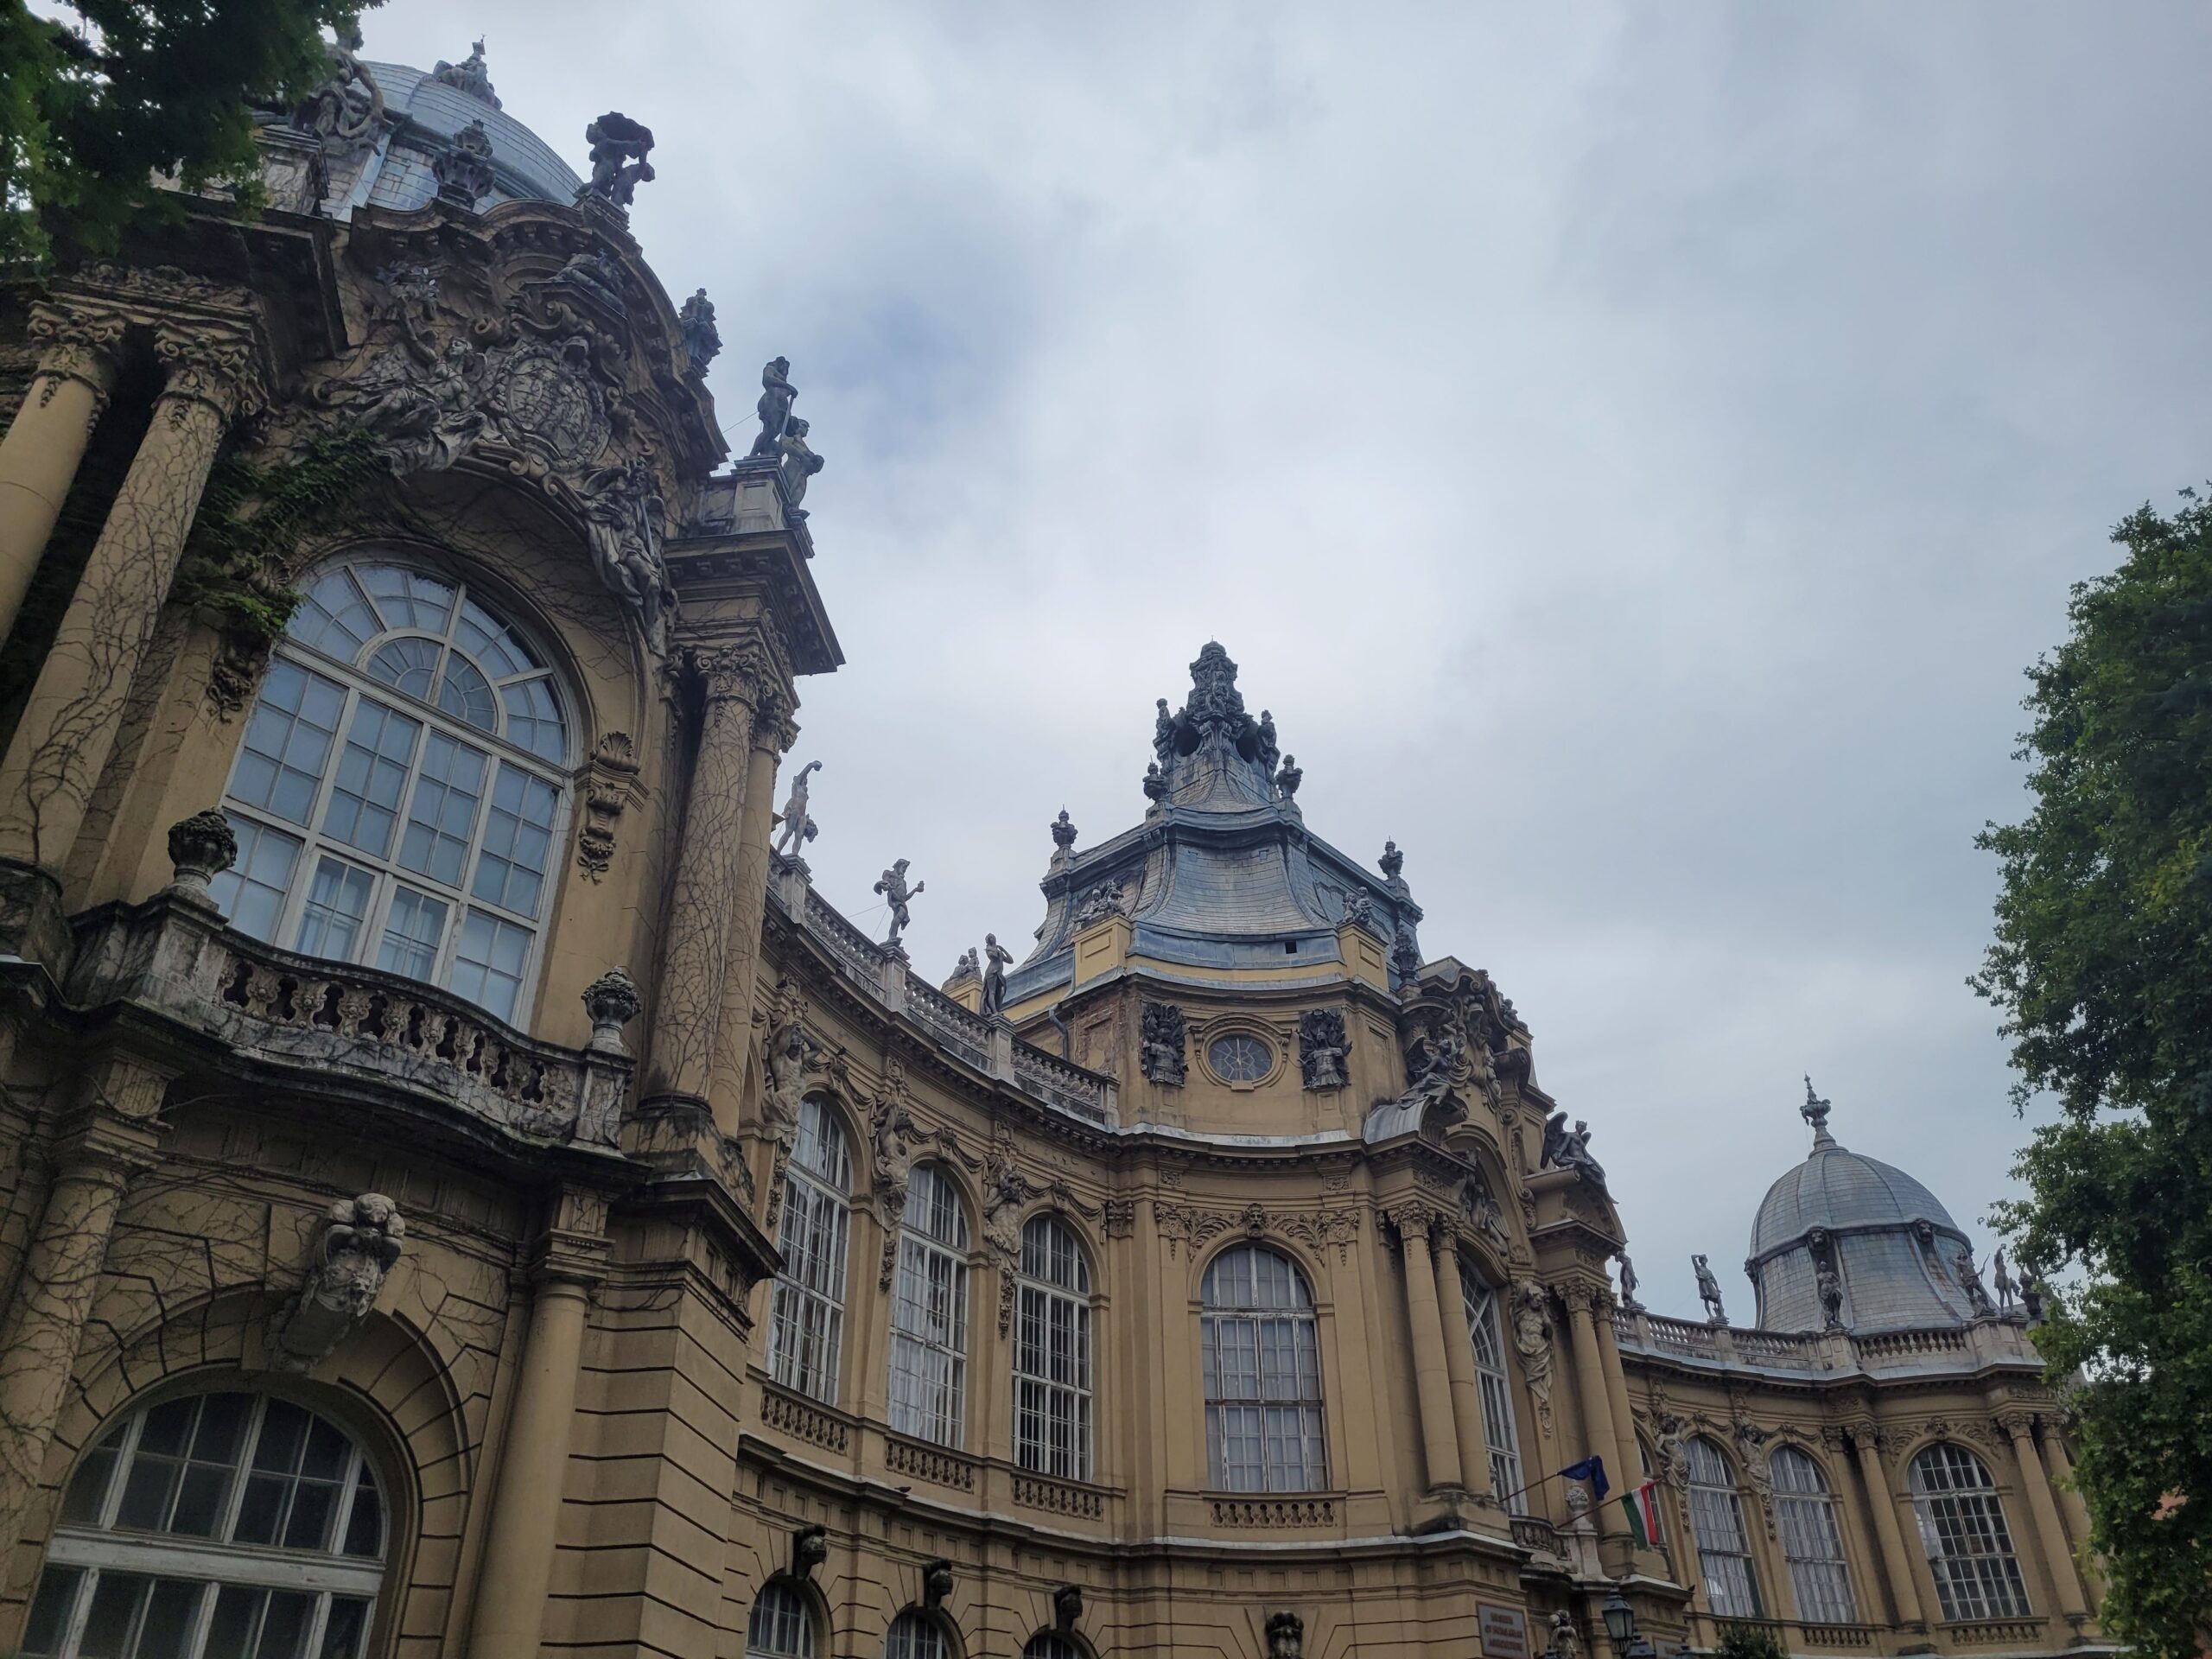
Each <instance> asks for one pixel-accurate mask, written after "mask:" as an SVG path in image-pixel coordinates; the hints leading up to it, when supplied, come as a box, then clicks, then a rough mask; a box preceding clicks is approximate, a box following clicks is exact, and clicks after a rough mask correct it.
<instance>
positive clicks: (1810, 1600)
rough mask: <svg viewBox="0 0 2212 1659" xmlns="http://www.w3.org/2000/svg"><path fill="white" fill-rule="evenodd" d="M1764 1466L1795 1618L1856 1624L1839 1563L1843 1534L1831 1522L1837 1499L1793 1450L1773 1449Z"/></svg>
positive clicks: (1854, 1606) (1847, 1575)
mask: <svg viewBox="0 0 2212 1659" xmlns="http://www.w3.org/2000/svg"><path fill="white" fill-rule="evenodd" d="M1767 1467H1768V1469H1769V1470H1770V1471H1771V1472H1772V1474H1773V1476H1774V1507H1775V1510H1776V1513H1777V1515H1779V1516H1780V1517H1781V1520H1782V1554H1783V1560H1787V1561H1788V1562H1789V1587H1790V1588H1791V1589H1792V1590H1794V1591H1795V1592H1796V1595H1797V1617H1798V1618H1802V1619H1803V1620H1804V1621H1805V1622H1806V1623H1807V1624H1855V1623H1857V1621H1858V1618H1859V1608H1858V1605H1857V1604H1856V1603H1855V1602H1854V1601H1853V1599H1852V1595H1851V1574H1850V1573H1849V1572H1848V1571H1847V1570H1846V1568H1845V1567H1844V1564H1843V1531H1842V1529H1840V1527H1838V1526H1837V1525H1836V1522H1835V1495H1834V1493H1832V1492H1830V1491H1828V1484H1827V1481H1826V1480H1825V1479H1824V1478H1822V1477H1821V1466H1820V1465H1818V1464H1817V1463H1815V1462H1814V1461H1813V1460H1812V1459H1810V1458H1808V1457H1807V1456H1806V1455H1805V1453H1803V1452H1801V1451H1799V1450H1798V1449H1797V1448H1796V1446H1777V1447H1775V1448H1774V1456H1773V1457H1772V1458H1771V1459H1769V1461H1768V1465H1767Z"/></svg>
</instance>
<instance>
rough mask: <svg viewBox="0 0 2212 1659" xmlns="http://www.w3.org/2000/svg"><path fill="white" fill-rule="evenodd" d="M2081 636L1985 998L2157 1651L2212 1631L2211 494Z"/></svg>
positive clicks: (2098, 604)
mask: <svg viewBox="0 0 2212 1659" xmlns="http://www.w3.org/2000/svg"><path fill="white" fill-rule="evenodd" d="M2113 540H2114V541H2115V542H2117V543H2120V545H2121V546H2122V547H2124V548H2125V549H2126V559H2125V560H2124V561H2123V562H2122V563H2121V564H2120V568H2119V569H2117V570H2115V571H2113V573H2112V574H2111V575H2107V576H2104V577H2101V578H2100V579H2099V580H2097V581H2095V582H2085V583H2082V584H2081V585H2080V586H2078V587H2076V588H2075V590H2074V596H2073V603H2072V606H2071V607H2070V614H2071V617H2072V621H2073V634H2072V637H2071V638H2070V639H2068V640H2067V641H2066V643H2065V644H2064V645H2062V646H2060V647H2059V649H2058V651H2057V652H2056V653H2055V654H2054V655H2052V656H2050V657H2048V658H2044V660H2043V661H2041V662H2039V663H2037V664H2036V666H2035V667H2034V668H2032V669H2031V670H2030V671H2029V678H2030V681H2031V684H2032V686H2033V690H2031V692H2030V694H2029V696H2028V698H2027V703H2026V706H2027V708H2028V709H2029V710H2030V711H2031V714H2032V715H2033V716H2034V725H2033V728H2031V730H2030V731H2029V732H2028V734H2026V738H2025V742H2026V746H2027V747H2025V749H2024V750H2023V751H2022V753H2021V758H2022V759H2024V760H2028V761H2030V762H2031V765H2032V766H2033V772H2032V774H2031V784H2032V785H2033V788H2034V791H2035V793H2036V796H2037V803H2036V806H2035V810H2033V811H2032V812H2031V813H2030V814H2029V816H2028V818H2027V820H2026V822H2024V823H2019V824H2016V825H2013V826H2011V827H2009V828H1999V827H1997V826H1994V825H1993V826H1992V827H1991V828H1990V829H1988V830H1987V831H1986V832H1985V833H1984V834H1983V836H1981V837H1980V845H1981V846H1982V847H1984V848H1986V849H1988V850H1990V851H1993V852H1994V853H1996V854H1997V855H1999V858H2000V859H2001V860H2002V861H2003V863H2004V887H2003V890H2002V893H2000V895H1999V899H1998V902H1997V938H1996V943H1995V944H1993V945H1991V947H1990V949H1989V953H1988V956H1987V957H1986V961H1985V963H1984V965H1983V968H1982V970H1981V972H1980V974H1979V975H1978V976H1976V977H1975V979H1974V988H1976V989H1977V990H1979V991H1980V993H1981V994H1982V995H1984V996H1986V997H1987V998H1989V999H1990V1000H1991V1001H1993V1002H1994V1003H1996V1004H1997V1005H1998V1006H1999V1007H2000V1008H2001V1009H2002V1010H2003V1011H2004V1014H2005V1034H2006V1035H2007V1036H2008V1037H2010V1038H2011V1039H2012V1044H2013V1050H2012V1053H2013V1060H2014V1064H2015V1065H2017V1066H2018V1070H2019V1072H2020V1078H2021V1081H2020V1083H2019V1084H2018V1088H2017V1090H2016V1093H2017V1095H2018V1098H2019V1099H2020V1101H2021V1102H2022V1103H2023V1104H2024V1103H2025V1102H2026V1101H2027V1099H2028V1098H2029V1096H2031V1094H2034V1093H2040V1092H2045V1091H2047V1092H2049V1093H2050V1094H2051V1095H2055V1096H2056V1098H2057V1101H2058V1104H2059V1108H2060V1116H2059V1118H2058V1121H2057V1122H2055V1123H2053V1124H2051V1125H2050V1126H2049V1127H2048V1128H2041V1129H2038V1130H2037V1132H2036V1134H2035V1135H2034V1138H2033V1139H2032V1141H2031V1142H2030V1144H2029V1146H2028V1147H2027V1149H2026V1150H2025V1151H2024V1152H2023V1153H2022V1154H2020V1158H2019V1160H2018V1164H2017V1166H2016V1170H2017V1173H2018V1174H2019V1176H2020V1177H2021V1179H2023V1180H2024V1182H2025V1183H2026V1185H2027V1189H2028V1197H2027V1198H2024V1200H2022V1201H2020V1202H2018V1203H2017V1204H2012V1205H2005V1206H2004V1207H2003V1211H2002V1213H2001V1214H2000V1216H1999V1220H2000V1222H2001V1223H2002V1224H2003V1225H2004V1226H2005V1230H2007V1231H2008V1232H2010V1233H2011V1234H2012V1236H2013V1237H2014V1239H2015V1241H2016V1243H2017V1245H2018V1254H2019V1258H2020V1261H2021V1262H2022V1263H2023V1265H2024V1266H2025V1267H2026V1268H2028V1269H2029V1270H2030V1271H2031V1272H2032V1273H2034V1274H2037V1275H2038V1276H2039V1277H2042V1278H2044V1279H2045V1280H2046V1281H2048V1280H2049V1279H2050V1278H2051V1277H2052V1276H2053V1275H2056V1274H2061V1273H2066V1274H2069V1276H2070V1279H2071V1282H2072V1285H2073V1287H2071V1288H2069V1289H2067V1290H2066V1291H2064V1292H2063V1294H2060V1295H2059V1296H2058V1297H2057V1298H2056V1300H2055V1302H2054V1305H2053V1306H2052V1308H2051V1312H2050V1320H2049V1323H2048V1324H2047V1325H2044V1327H2043V1328H2042V1330H2041V1331H2040V1332H2038V1337H2037V1340H2038V1343H2039V1344H2040V1345H2041V1347H2042V1349H2043V1351H2044V1356H2045V1357H2046V1358H2047V1359H2048V1360H2049V1361H2050V1366H2051V1370H2052V1373H2053V1375H2054V1376H2071V1375H2072V1374H2073V1372H2074V1371H2075V1369H2076V1368H2077V1367H2079V1368H2081V1369H2082V1370H2083V1371H2084V1372H2085V1373H2086V1378H2087V1381H2086V1383H2085V1385H2084V1386H2083V1387H2082V1389H2080V1391H2079V1393H2078V1395H2077V1396H2076V1400H2075V1404H2076V1408H2077V1414H2078V1418H2077V1421H2078V1432H2079V1434H2080V1440H2081V1453H2080V1456H2079V1457H2078V1459H2076V1461H2075V1473H2076V1476H2077V1478H2078V1479H2079V1480H2080V1483H2081V1487H2082V1495H2083V1497H2085V1498H2086V1499H2087V1500H2088V1505H2089V1510H2090V1514H2091V1518H2092V1525H2093V1529H2094V1541H2095V1547H2096V1548H2097V1550H2098V1552H2099V1553H2100V1554H2101V1555H2103V1557H2104V1558H2105V1562H2106V1573H2107V1579H2108V1581H2109V1592H2108V1594H2107V1599H2106V1602H2105V1607H2104V1619H2105V1623H2106V1625H2107V1629H2108V1630H2111V1631H2112V1632H2113V1634H2115V1635H2117V1636H2119V1637H2121V1638H2122V1639H2123V1640H2125V1641H2126V1642H2128V1643H2131V1644H2133V1646H2134V1647H2135V1648H2136V1649H2138V1650H2139V1652H2141V1653H2144V1654H2145V1655H2151V1656H2157V1659H2182V1656H2185V1655H2195V1654H2197V1653H2198V1652H2200V1651H2202V1649H2204V1648H2205V1647H2206V1646H2207V1645H2208V1643H2212V1572H2209V1571H2208V1569H2212V1548H2208V1545H2212V503H2208V502H2206V501H2204V500H2201V499H2198V498H2197V497H2196V495H2195V494H2194V493H2188V492H2184V494H2183V502H2182V505H2181V506H2180V509H2179V510H2178V511H2177V512H2175V513H2174V514H2173V516H2172V517H2171V518H2166V517H2162V516H2161V515H2160V514H2158V513H2157V512H2153V511H2152V509H2151V508H2150V507H2149V506H2147V505H2146V506H2145V507H2144V508H2143V509H2142V510H2141V511H2139V512H2136V513H2134V514H2133V515H2132V516H2131V517H2129V518H2127V519H2126V520H2125V521H2124V522H2122V523H2121V524H2120V526H2119V528H2118V529H2117V530H2116V531H2114V532H2113ZM2176 1495H2177V1496H2176Z"/></svg>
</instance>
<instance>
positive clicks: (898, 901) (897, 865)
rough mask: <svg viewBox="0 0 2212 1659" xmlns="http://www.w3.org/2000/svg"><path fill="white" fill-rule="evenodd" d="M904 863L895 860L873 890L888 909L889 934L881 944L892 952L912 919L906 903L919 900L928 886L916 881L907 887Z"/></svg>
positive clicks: (901, 860)
mask: <svg viewBox="0 0 2212 1659" xmlns="http://www.w3.org/2000/svg"><path fill="white" fill-rule="evenodd" d="M906 863H907V861H906V860H905V859H903V858H902V859H899V860H896V861H894V862H893V864H892V866H891V868H889V869H887V870H886V871H885V872H884V873H883V879H882V880H880V881H878V882H877V883H876V884H875V890H876V891H877V892H878V893H881V894H882V895H883V902H884V903H885V904H886V905H887V906H889V907H890V911H891V932H890V935H889V936H888V937H887V938H885V940H884V941H883V942H884V944H887V945H889V946H890V947H891V948H892V949H893V950H898V949H899V935H900V934H901V933H903V932H905V931H906V928H907V925H909V924H910V923H912V921H913V919H914V917H913V912H911V911H910V910H908V909H907V908H906V901H907V900H908V899H918V898H920V897H921V895H922V889H923V887H925V886H927V885H928V884H927V883H926V882H922V881H917V882H915V883H914V885H913V886H912V887H908V886H907V885H906Z"/></svg>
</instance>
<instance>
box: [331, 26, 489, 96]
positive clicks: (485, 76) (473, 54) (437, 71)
mask: <svg viewBox="0 0 2212 1659" xmlns="http://www.w3.org/2000/svg"><path fill="white" fill-rule="evenodd" d="M353 43H354V44H355V45H356V46H359V44H360V37H359V35H358V34H356V35H355V36H354V41H353ZM430 79H432V80H435V81H437V82H439V83H440V84H442V85H443V86H452V87H455V88H458V89H459V90H460V91H461V92H467V94H468V95H469V96H470V97H471V98H474V99H482V100H483V101H484V102H485V103H486V104H489V105H491V106H492V107H493V109H495V110H496V109H498V108H499V94H498V93H497V92H493V90H492V77H491V75H490V74H489V73H486V70H485V67H484V42H483V41H477V42H476V43H475V44H474V45H473V46H471V47H470V48H469V49H468V55H467V57H465V58H463V59H462V60H461V61H460V62H459V63H448V62H447V61H446V60H444V59H443V58H440V59H439V60H438V61H437V67H435V68H434V69H432V70H431V71H430Z"/></svg>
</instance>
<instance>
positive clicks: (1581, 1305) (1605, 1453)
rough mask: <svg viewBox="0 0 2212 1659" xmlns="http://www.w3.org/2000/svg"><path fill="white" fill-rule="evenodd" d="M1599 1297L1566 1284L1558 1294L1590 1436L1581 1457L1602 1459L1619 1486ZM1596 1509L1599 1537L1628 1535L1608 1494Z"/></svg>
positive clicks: (1583, 1287) (1617, 1443)
mask: <svg viewBox="0 0 2212 1659" xmlns="http://www.w3.org/2000/svg"><path fill="white" fill-rule="evenodd" d="M1599 1294H1600V1293H1599V1292H1598V1291H1596V1290H1595V1289H1593V1288H1592V1287H1590V1286H1588V1285H1569V1286H1567V1287H1565V1288H1564V1289H1563V1290H1561V1291H1560V1300H1562V1301H1564V1302H1565V1303H1566V1304H1567V1325H1568V1327H1569V1329H1570V1331H1571V1332H1572V1333H1573V1340H1574V1386H1575V1389H1576V1392H1577V1394H1578V1395H1580V1399H1581V1402H1582V1425H1583V1431H1584V1433H1586V1434H1587V1435H1588V1436H1589V1437H1590V1444H1589V1445H1588V1446H1585V1447H1583V1448H1582V1455H1583V1456H1584V1457H1588V1456H1589V1455H1590V1454H1591V1453H1592V1452H1597V1453H1598V1454H1599V1456H1601V1457H1603V1458H1604V1459H1605V1472H1606V1475H1607V1476H1608V1478H1610V1479H1611V1484H1613V1485H1614V1486H1615V1487H1618V1486H1619V1485H1620V1484H1621V1482H1620V1479H1619V1478H1617V1477H1614V1476H1613V1471H1612V1465H1613V1459H1616V1458H1618V1457H1619V1456H1620V1436H1619V1435H1618V1434H1616V1433H1614V1432H1613V1408H1612V1402H1611V1400H1610V1399H1608V1398H1607V1396H1606V1393H1605V1361H1604V1359H1603V1358H1602V1357H1600V1355H1599V1347H1598V1325H1597V1314H1596V1310H1597V1309H1598V1307H1599V1306H1600V1305H1601V1304H1600V1301H1599ZM1596 1508H1597V1510H1598V1531H1599V1535H1600V1536H1604V1537H1611V1536H1614V1535H1621V1536H1625V1535H1627V1532H1628V1521H1627V1518H1626V1517H1625V1516H1623V1515H1622V1514H1621V1507H1620V1505H1619V1504H1618V1503H1613V1502H1612V1501H1611V1493H1608V1494H1607V1495H1606V1501H1605V1503H1599V1504H1598V1505H1597V1506H1596Z"/></svg>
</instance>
